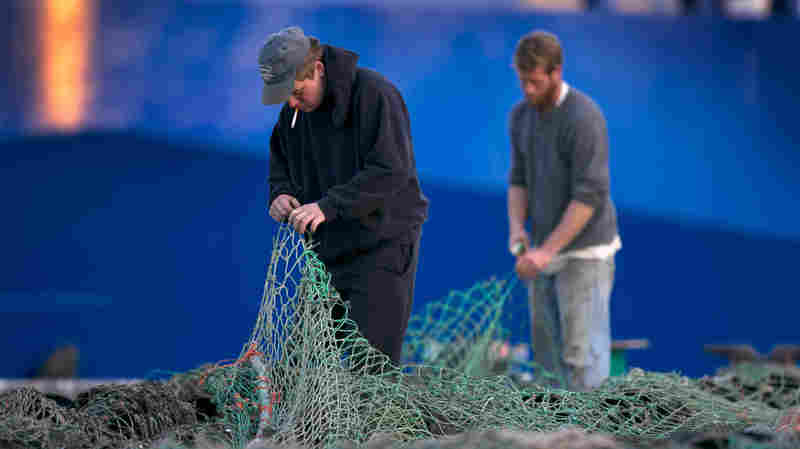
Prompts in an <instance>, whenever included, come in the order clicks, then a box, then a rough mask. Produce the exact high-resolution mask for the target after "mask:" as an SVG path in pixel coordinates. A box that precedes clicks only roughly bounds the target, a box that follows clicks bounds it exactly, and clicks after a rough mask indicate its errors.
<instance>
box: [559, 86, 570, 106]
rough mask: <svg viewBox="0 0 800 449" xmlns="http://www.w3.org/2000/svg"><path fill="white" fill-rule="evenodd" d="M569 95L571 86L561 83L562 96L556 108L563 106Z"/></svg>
mask: <svg viewBox="0 0 800 449" xmlns="http://www.w3.org/2000/svg"><path fill="white" fill-rule="evenodd" d="M567 93H569V85H568V84H567V82H566V81H561V95H559V96H558V101H556V107H558V106H561V103H563V102H564V99H565V98H567Z"/></svg>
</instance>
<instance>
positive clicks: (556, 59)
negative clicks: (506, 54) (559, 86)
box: [513, 31, 563, 73]
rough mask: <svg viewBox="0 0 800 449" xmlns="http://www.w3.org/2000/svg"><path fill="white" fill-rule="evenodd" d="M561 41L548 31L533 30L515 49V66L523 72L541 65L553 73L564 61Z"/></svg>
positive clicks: (546, 70)
mask: <svg viewBox="0 0 800 449" xmlns="http://www.w3.org/2000/svg"><path fill="white" fill-rule="evenodd" d="M562 58H563V55H562V50H561V43H560V42H559V41H558V38H557V37H556V36H555V35H554V34H552V33H548V32H547V31H532V32H530V33H528V34H526V35H524V36H522V38H521V39H520V40H519V42H518V43H517V48H516V50H514V61H513V66H514V68H516V69H517V70H519V71H521V72H530V71H533V70H536V69H537V68H539V67H541V68H542V70H544V71H545V72H547V73H551V72H552V71H553V70H554V69H555V68H556V67H558V66H560V65H561V63H562Z"/></svg>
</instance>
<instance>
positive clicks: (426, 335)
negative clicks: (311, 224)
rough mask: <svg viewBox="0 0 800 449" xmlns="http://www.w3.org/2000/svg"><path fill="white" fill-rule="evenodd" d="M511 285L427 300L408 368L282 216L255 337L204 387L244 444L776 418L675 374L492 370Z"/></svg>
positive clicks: (674, 426)
mask: <svg viewBox="0 0 800 449" xmlns="http://www.w3.org/2000/svg"><path fill="white" fill-rule="evenodd" d="M512 287H513V283H512V282H509V281H505V280H498V279H492V280H489V281H485V282H480V283H477V284H476V285H474V286H473V287H472V288H470V289H467V290H465V291H460V292H453V293H451V294H450V295H448V296H447V297H446V298H444V299H443V300H441V301H438V302H435V303H432V304H429V305H428V306H427V307H426V309H425V310H424V312H423V313H422V314H420V315H419V316H415V317H414V318H413V319H412V320H411V321H410V324H409V331H408V335H407V342H406V345H405V349H404V357H405V363H404V365H403V366H401V367H398V366H393V365H392V363H391V362H390V360H389V359H388V357H386V356H385V355H383V354H381V353H379V352H378V351H376V350H375V349H373V348H372V347H371V346H370V345H369V344H368V342H367V341H366V340H365V339H364V338H363V337H362V336H361V335H359V333H358V329H357V326H356V325H355V323H353V322H352V321H351V320H350V319H349V318H348V317H347V304H346V303H345V302H343V301H342V299H341V298H340V296H339V295H338V294H337V292H336V291H335V288H334V287H333V285H331V279H330V275H329V274H328V273H327V271H326V270H325V267H324V266H323V264H322V263H321V262H320V261H319V259H318V258H317V257H316V254H315V253H314V251H313V244H312V243H309V242H307V241H305V240H303V239H302V238H300V237H299V236H298V235H297V234H295V233H294V232H293V231H292V230H291V229H290V228H289V227H288V226H282V227H281V228H280V229H279V230H278V232H277V234H276V237H275V240H274V244H273V252H272V257H271V262H270V265H269V272H268V273H267V277H266V284H265V288H264V295H263V299H262V304H261V308H260V312H259V316H258V319H257V321H256V325H255V327H254V329H253V333H252V336H251V338H250V340H249V341H248V342H247V344H246V345H245V346H244V349H243V351H242V354H241V356H240V357H239V359H238V360H237V362H235V364H233V365H231V366H228V367H224V368H223V369H221V370H217V371H214V373H215V375H214V376H215V377H209V378H207V379H206V380H205V383H206V384H207V385H208V388H209V390H210V391H212V392H213V394H214V396H215V402H216V403H217V404H220V405H223V407H226V408H227V411H226V412H225V413H226V416H227V419H228V422H229V423H230V424H231V426H232V427H234V428H235V429H236V430H235V432H236V435H237V438H238V440H237V441H239V443H240V444H245V443H246V442H247V441H249V440H250V439H252V438H256V437H259V438H262V439H264V440H268V441H272V442H275V443H282V444H284V443H296V444H302V445H304V446H309V447H333V446H334V445H335V444H336V442H338V441H353V442H357V443H361V442H366V441H368V440H369V438H370V437H371V436H372V435H375V434H390V435H393V438H395V439H398V440H402V441H413V440H419V439H429V438H435V437H439V436H442V435H452V434H456V433H463V432H469V431H476V430H482V431H486V430H495V429H506V430H509V429H510V430H532V431H554V430H558V429H560V428H563V427H565V426H577V427H580V428H582V429H585V430H586V431H589V432H602V433H608V434H612V435H614V436H616V437H619V438H629V439H634V440H635V439H664V438H667V437H669V436H670V435H671V434H673V433H675V432H679V431H735V430H740V429H743V428H745V427H747V426H750V425H752V424H754V423H768V424H774V423H775V422H776V419H777V418H778V417H779V413H778V412H777V411H776V410H775V409H773V408H771V407H769V406H766V405H764V404H762V403H760V402H758V401H755V400H752V399H744V400H739V401H731V400H729V399H727V398H726V397H725V396H723V395H719V394H715V392H713V391H709V390H708V389H705V388H703V387H702V386H701V385H700V384H698V382H697V381H695V380H691V379H689V378H686V377H680V376H678V375H676V374H662V373H646V372H644V371H641V370H636V369H634V370H631V371H630V372H629V373H628V375H626V376H624V377H618V378H611V379H609V381H608V382H606V384H604V385H603V386H602V387H601V388H598V389H596V390H594V391H591V392H588V393H577V392H570V391H566V390H561V389H556V388H545V387H543V386H539V385H537V384H531V385H520V384H519V383H516V382H513V381H512V380H511V379H510V378H509V377H508V376H506V375H503V374H497V373H495V372H493V371H492V367H493V366H494V364H493V363H492V362H493V360H492V355H491V354H492V351H491V350H490V348H491V344H492V342H493V341H496V340H498V339H499V338H502V337H503V335H504V329H503V328H502V325H501V320H500V318H501V311H502V309H503V307H504V305H505V304H506V302H507V301H508V300H509V298H510V297H511V289H512ZM337 309H341V310H344V313H341V312H337ZM231 404H233V407H231Z"/></svg>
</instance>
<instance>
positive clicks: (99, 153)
mask: <svg viewBox="0 0 800 449" xmlns="http://www.w3.org/2000/svg"><path fill="white" fill-rule="evenodd" d="M0 12H2V14H0V17H2V19H0V21H2V22H0V24H1V25H2V26H0V38H1V39H2V43H0V58H2V61H3V64H2V66H3V67H4V69H3V70H1V71H0V105H2V106H0V192H2V214H0V216H2V219H0V261H1V262H2V266H0V345H1V346H0V348H2V363H0V378H1V377H6V378H8V377H11V378H16V377H27V376H32V375H35V373H36V371H37V369H38V368H39V367H40V366H41V364H42V363H43V362H44V360H45V359H46V358H47V357H48V356H49V355H50V354H51V353H52V351H53V350H55V349H57V348H59V347H64V346H66V345H74V347H76V348H77V349H78V350H79V351H80V358H79V362H78V366H77V375H79V376H81V377H87V378H98V377H143V376H147V375H148V373H151V372H152V370H168V371H186V370H189V369H192V368H195V367H197V366H198V365H200V364H202V363H206V362H215V361H217V360H221V359H225V358H231V357H236V356H237V355H238V354H239V351H240V349H241V347H242V345H243V344H244V343H245V341H246V340H247V338H248V337H249V335H250V332H251V330H252V327H253V325H254V324H255V320H256V318H257V311H258V305H259V302H260V299H261V293H262V287H263V283H264V277H265V276H264V274H265V269H266V264H267V262H268V258H269V252H270V249H271V239H272V235H273V231H274V225H273V223H272V222H271V220H270V219H269V217H268V216H267V214H266V204H265V202H266V193H267V185H266V176H267V167H268V139H269V135H270V132H271V130H272V126H273V124H274V122H275V119H276V117H277V113H278V107H264V106H263V105H261V103H260V87H261V79H260V77H259V75H258V72H257V65H256V58H257V53H258V50H259V48H260V45H261V44H262V43H263V41H264V40H265V38H266V37H267V35H268V34H269V33H271V32H274V31H277V30H279V29H281V28H283V27H286V26H289V25H299V26H301V27H303V29H304V30H305V31H306V33H307V34H311V35H314V36H317V37H319V38H320V39H321V40H322V41H323V42H325V43H331V44H334V45H337V46H341V47H345V48H348V49H351V50H353V51H355V52H357V53H359V54H360V57H361V59H360V64H361V65H362V66H365V67H369V68H373V69H376V70H378V71H380V72H382V73H383V74H384V75H386V76H387V77H388V78H389V79H391V80H392V81H394V82H395V83H396V85H397V86H398V87H399V88H400V90H401V91H402V93H403V94H404V96H405V99H406V101H407V104H408V108H409V111H410V113H411V125H412V132H413V135H414V145H415V151H416V157H417V164H418V168H419V172H420V176H421V180H422V187H423V190H424V192H425V194H426V195H427V196H428V197H429V199H430V200H431V210H430V219H429V221H428V223H427V224H426V226H425V228H424V230H423V239H422V251H421V259H420V265H419V274H418V282H417V295H416V302H415V311H421V309H422V307H423V306H424V304H425V303H426V302H428V301H431V300H436V299H439V298H441V297H443V296H444V295H446V294H447V293H448V292H449V291H450V290H453V289H464V288H467V287H469V286H471V285H473V284H474V283H475V282H477V281H481V280H484V279H487V278H489V277H491V276H495V275H496V276H504V275H507V274H508V273H510V272H511V270H512V268H513V259H512V258H511V256H510V255H509V254H508V252H507V250H506V239H507V234H506V232H507V222H506V209H505V189H506V187H507V185H506V180H507V173H508V170H509V146H508V134H507V118H508V113H509V110H510V108H511V106H512V105H513V104H514V103H515V102H516V101H518V100H519V99H520V98H521V94H520V91H519V87H518V82H517V79H516V76H515V73H514V71H513V70H512V69H511V67H510V63H511V57H512V53H513V50H514V46H515V44H516V42H517V40H518V39H519V38H520V37H521V36H522V35H523V34H524V33H526V32H528V31H531V30H533V29H546V30H549V31H552V32H554V33H556V34H557V35H558V36H559V37H560V39H561V41H562V44H563V45H564V48H565V65H564V76H565V79H566V81H567V82H568V83H570V84H571V85H573V86H575V87H577V88H579V89H581V90H583V91H584V92H586V93H588V94H589V95H590V96H592V97H593V98H594V99H595V101H597V103H598V104H599V105H600V106H601V108H602V109H603V111H604V112H605V114H606V118H607V120H608V125H609V134H610V143H611V147H610V148H611V175H612V195H613V197H614V200H615V201H616V203H617V206H618V209H619V219H620V231H621V235H622V241H623V249H622V251H621V252H619V253H618V255H617V259H616V260H617V271H616V273H617V274H616V286H615V289H614V292H613V295H612V302H611V307H612V309H611V313H612V335H613V337H614V338H615V339H629V338H647V339H649V340H650V342H651V344H652V346H651V347H650V348H649V349H646V350H641V351H632V352H631V353H630V355H629V356H628V359H629V364H630V365H632V366H639V367H642V368H644V369H646V370H653V371H677V372H680V373H681V374H684V375H688V376H693V377H699V376H702V375H705V374H712V373H713V371H714V370H715V369H716V368H718V367H720V366H721V365H724V364H726V361H725V360H723V359H720V358H715V357H714V356H711V355H709V354H706V353H704V352H703V345H704V344H710V343H714V344H732V343H746V344H752V345H753V346H755V347H756V349H758V350H759V351H762V352H768V351H769V350H770V349H771V348H772V346H774V345H777V344H792V343H800V331H798V329H800V326H798V324H800V323H799V321H800V318H798V317H800V301H798V297H797V294H796V278H795V277H796V276H797V275H796V273H795V271H794V269H795V266H796V265H795V264H796V261H797V254H798V251H800V226H798V224H800V211H798V207H797V205H798V204H797V200H796V198H798V197H800V182H798V179H797V174H796V169H795V167H797V166H800V148H798V143H797V142H800V126H799V125H800V124H799V123H798V122H797V116H798V115H797V108H798V98H799V97H800V81H798V80H799V79H800V77H798V72H800V61H798V58H797V50H796V48H795V47H796V46H797V44H798V42H800V21H799V20H798V14H799V12H800V0H586V1H584V0H493V1H491V2H489V1H488V0H487V1H479V0H427V1H422V0H385V1H361V2H348V1H346V0H342V1H336V2H334V1H317V2H303V1H299V0H298V1H292V2H289V1H269V0H260V1H256V0H249V1H247V0H226V1H222V0H219V1H213V0H205V1H200V0H197V1H191V2H189V1H187V2H176V1H171V0H159V1H155V0H137V1H125V0H114V1H110V0H108V1H102V0H37V1H30V0H5V1H4V2H2V4H0ZM524 296H525V293H524V290H523V289H521V288H520V289H518V291H517V292H516V295H515V298H514V302H513V304H511V305H510V306H509V318H508V320H507V323H506V324H507V326H509V327H510V328H511V329H512V338H513V339H514V340H517V341H524V340H526V339H527V336H528V327H527V326H528V323H527V306H526V304H525V299H524Z"/></svg>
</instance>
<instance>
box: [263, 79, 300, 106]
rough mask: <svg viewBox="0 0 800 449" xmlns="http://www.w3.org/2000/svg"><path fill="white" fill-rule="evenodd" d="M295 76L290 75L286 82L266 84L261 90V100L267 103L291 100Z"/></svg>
mask: <svg viewBox="0 0 800 449" xmlns="http://www.w3.org/2000/svg"><path fill="white" fill-rule="evenodd" d="M293 79H294V77H289V79H287V80H286V81H285V82H283V83H280V84H272V85H269V86H268V85H266V84H265V85H264V88H263V90H262V91H261V102H262V103H264V104H265V105H273V104H281V103H285V102H287V101H289V97H290V96H291V95H292V88H293V87H294V82H293Z"/></svg>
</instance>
